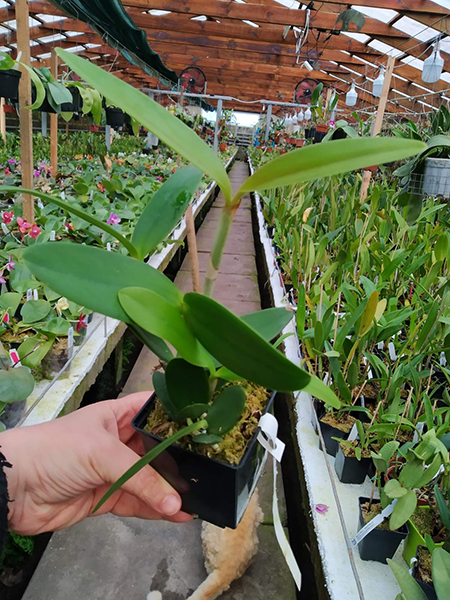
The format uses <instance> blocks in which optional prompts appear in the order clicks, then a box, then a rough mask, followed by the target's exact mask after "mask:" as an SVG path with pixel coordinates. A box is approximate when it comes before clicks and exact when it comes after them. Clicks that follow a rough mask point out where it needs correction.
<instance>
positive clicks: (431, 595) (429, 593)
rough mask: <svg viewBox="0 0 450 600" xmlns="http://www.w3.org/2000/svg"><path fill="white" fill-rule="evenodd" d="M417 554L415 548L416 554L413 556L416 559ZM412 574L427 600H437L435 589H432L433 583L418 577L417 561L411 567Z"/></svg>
mask: <svg viewBox="0 0 450 600" xmlns="http://www.w3.org/2000/svg"><path fill="white" fill-rule="evenodd" d="M417 555H418V548H416V556H415V558H416V559H417V558H418V556H417ZM412 576H413V577H414V579H415V580H416V581H417V583H418V584H419V585H420V587H421V589H422V591H423V593H424V594H425V596H426V597H427V598H428V600H438V597H437V594H436V592H435V589H434V585H433V584H430V583H425V582H424V581H422V580H421V579H418V573H417V562H416V563H414V567H413V570H412Z"/></svg>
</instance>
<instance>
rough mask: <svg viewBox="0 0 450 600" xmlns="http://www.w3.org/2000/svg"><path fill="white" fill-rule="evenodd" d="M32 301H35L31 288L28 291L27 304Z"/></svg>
mask: <svg viewBox="0 0 450 600" xmlns="http://www.w3.org/2000/svg"><path fill="white" fill-rule="evenodd" d="M32 299H33V290H32V289H31V288H29V289H28V290H27V302H29V301H30V300H32Z"/></svg>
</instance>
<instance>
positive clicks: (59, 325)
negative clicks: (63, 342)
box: [39, 317, 71, 336]
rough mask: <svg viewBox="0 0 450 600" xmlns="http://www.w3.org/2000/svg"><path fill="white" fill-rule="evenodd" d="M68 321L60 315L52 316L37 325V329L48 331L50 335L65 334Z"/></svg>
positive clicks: (68, 326)
mask: <svg viewBox="0 0 450 600" xmlns="http://www.w3.org/2000/svg"><path fill="white" fill-rule="evenodd" d="M70 327H71V325H70V321H67V319H63V318H62V317H53V319H50V320H49V321H47V323H44V325H41V326H39V331H40V332H42V333H49V334H50V335H55V336H58V335H67V334H68V333H69V329H70Z"/></svg>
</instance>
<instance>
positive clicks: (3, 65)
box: [0, 52, 16, 71]
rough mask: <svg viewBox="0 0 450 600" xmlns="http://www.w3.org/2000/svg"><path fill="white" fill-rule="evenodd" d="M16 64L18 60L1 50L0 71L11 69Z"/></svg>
mask: <svg viewBox="0 0 450 600" xmlns="http://www.w3.org/2000/svg"><path fill="white" fill-rule="evenodd" d="M15 64H16V61H15V60H14V59H13V58H12V57H11V56H10V55H9V54H8V53H7V52H0V71H9V69H13V68H14V65H15Z"/></svg>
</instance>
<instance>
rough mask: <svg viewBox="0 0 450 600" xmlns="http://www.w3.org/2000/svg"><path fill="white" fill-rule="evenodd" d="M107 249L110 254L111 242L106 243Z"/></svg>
mask: <svg viewBox="0 0 450 600" xmlns="http://www.w3.org/2000/svg"><path fill="white" fill-rule="evenodd" d="M106 249H107V250H108V252H111V242H107V243H106Z"/></svg>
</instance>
